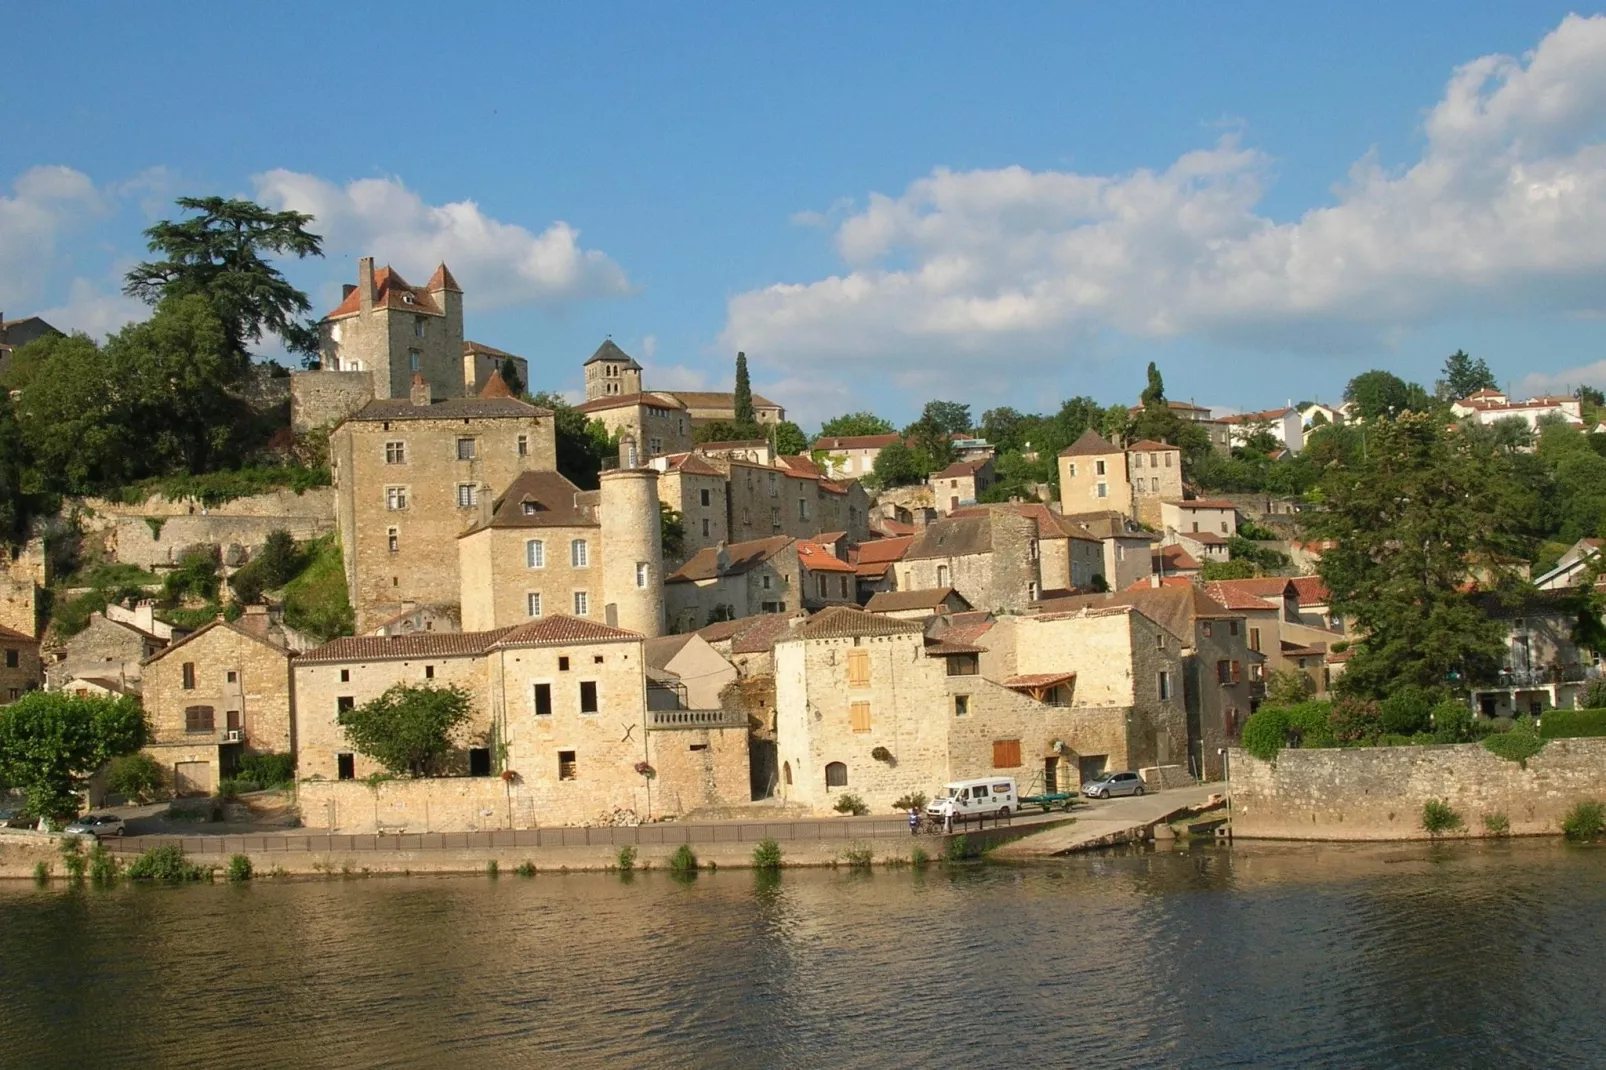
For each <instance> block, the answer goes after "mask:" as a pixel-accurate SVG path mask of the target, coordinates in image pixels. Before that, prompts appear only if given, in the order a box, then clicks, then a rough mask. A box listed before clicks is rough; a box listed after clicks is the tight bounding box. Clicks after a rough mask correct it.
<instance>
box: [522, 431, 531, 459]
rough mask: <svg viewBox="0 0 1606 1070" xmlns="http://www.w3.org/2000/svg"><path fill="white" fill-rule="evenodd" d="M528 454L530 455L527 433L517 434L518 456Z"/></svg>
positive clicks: (526, 455)
mask: <svg viewBox="0 0 1606 1070" xmlns="http://www.w3.org/2000/svg"><path fill="white" fill-rule="evenodd" d="M529 455H530V436H529V435H520V436H519V456H520V457H528V456H529Z"/></svg>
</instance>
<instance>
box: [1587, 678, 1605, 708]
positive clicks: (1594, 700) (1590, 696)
mask: <svg viewBox="0 0 1606 1070" xmlns="http://www.w3.org/2000/svg"><path fill="white" fill-rule="evenodd" d="M1583 697H1584V707H1585V708H1586V709H1591V710H1599V709H1606V679H1603V680H1591V681H1590V682H1589V686H1588V687H1586V688H1584V696H1583Z"/></svg>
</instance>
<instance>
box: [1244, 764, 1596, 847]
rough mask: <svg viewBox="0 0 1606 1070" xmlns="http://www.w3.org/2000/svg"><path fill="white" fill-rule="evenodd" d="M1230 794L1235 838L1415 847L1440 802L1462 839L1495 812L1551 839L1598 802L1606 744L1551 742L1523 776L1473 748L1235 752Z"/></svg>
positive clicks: (1515, 829)
mask: <svg viewBox="0 0 1606 1070" xmlns="http://www.w3.org/2000/svg"><path fill="white" fill-rule="evenodd" d="M1229 758H1230V764H1231V768H1230V770H1229V774H1230V776H1229V782H1228V790H1229V793H1230V796H1231V801H1232V831H1233V835H1234V836H1235V837H1238V836H1242V837H1247V838H1258V839H1295V840H1403V839H1422V838H1425V837H1426V836H1427V833H1425V832H1424V831H1423V830H1422V806H1423V804H1424V803H1426V802H1427V801H1428V800H1429V799H1442V800H1444V801H1445V802H1447V803H1449V805H1450V806H1451V808H1452V809H1454V810H1455V811H1456V812H1457V813H1459V814H1460V815H1461V819H1462V821H1464V822H1465V823H1466V833H1467V834H1468V835H1472V836H1482V835H1484V834H1485V831H1484V824H1483V819H1484V817H1485V816H1486V815H1492V814H1502V815H1504V816H1505V817H1506V819H1507V820H1508V821H1509V822H1510V824H1511V832H1512V834H1514V835H1519V836H1520V835H1544V834H1555V833H1557V832H1558V831H1559V830H1560V823H1561V820H1562V818H1563V816H1565V814H1566V813H1567V811H1568V810H1570V809H1571V808H1572V807H1573V806H1574V804H1576V803H1578V802H1579V801H1580V800H1584V799H1595V800H1606V739H1557V740H1551V741H1550V742H1549V743H1547V744H1546V745H1545V748H1544V750H1542V751H1540V752H1539V753H1538V754H1537V755H1535V756H1534V757H1532V758H1530V759H1528V763H1527V768H1526V769H1524V768H1523V767H1522V766H1521V765H1519V764H1518V763H1516V762H1509V761H1506V760H1505V759H1504V758H1499V757H1497V756H1495V755H1494V754H1491V753H1490V752H1489V751H1487V750H1485V749H1484V748H1483V747H1482V746H1481V745H1479V744H1476V743H1464V744H1456V745H1451V746H1436V747H1367V748H1356V749H1349V748H1345V749H1324V750H1284V751H1283V752H1282V753H1281V754H1279V755H1278V756H1277V760H1276V762H1274V763H1273V762H1263V761H1261V760H1260V759H1258V758H1255V757H1253V756H1252V755H1250V754H1248V753H1246V752H1244V751H1241V750H1237V749H1234V750H1232V751H1231V752H1230V755H1229Z"/></svg>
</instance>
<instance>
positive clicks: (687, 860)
mask: <svg viewBox="0 0 1606 1070" xmlns="http://www.w3.org/2000/svg"><path fill="white" fill-rule="evenodd" d="M669 870H670V872H671V873H695V872H696V871H697V852H695V851H693V850H692V849H691V847H690V846H689V845H687V844H684V843H683V844H681V845H680V846H679V847H677V848H675V853H674V854H672V855H670V856H669Z"/></svg>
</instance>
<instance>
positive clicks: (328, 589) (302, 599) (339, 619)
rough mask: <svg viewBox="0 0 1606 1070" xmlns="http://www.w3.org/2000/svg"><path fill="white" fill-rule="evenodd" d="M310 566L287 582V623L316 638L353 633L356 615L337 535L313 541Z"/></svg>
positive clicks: (328, 638)
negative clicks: (336, 540)
mask: <svg viewBox="0 0 1606 1070" xmlns="http://www.w3.org/2000/svg"><path fill="white" fill-rule="evenodd" d="M306 555H307V567H306V568H304V569H303V570H302V572H301V575H299V576H297V577H296V578H295V579H293V580H291V581H290V582H289V583H287V584H285V588H284V622H285V623H286V624H288V625H289V626H290V627H292V628H294V629H296V630H297V631H302V632H306V633H307V634H308V635H310V636H312V637H313V638H314V639H322V640H325V641H327V640H330V639H333V638H335V637H336V636H339V635H351V634H352V632H353V630H354V627H355V623H356V618H355V616H354V614H353V613H352V610H351V599H350V596H349V595H348V594H347V592H346V568H345V565H344V564H342V562H341V559H340V545H339V544H338V543H337V542H335V537H334V536H333V535H325V536H324V537H323V538H321V539H317V540H314V541H313V542H311V543H309V544H308V545H307V548H306Z"/></svg>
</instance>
